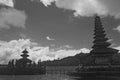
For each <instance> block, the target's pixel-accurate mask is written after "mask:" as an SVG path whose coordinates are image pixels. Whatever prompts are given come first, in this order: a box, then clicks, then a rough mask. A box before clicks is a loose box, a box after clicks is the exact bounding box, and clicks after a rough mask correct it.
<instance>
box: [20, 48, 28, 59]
mask: <svg viewBox="0 0 120 80" xmlns="http://www.w3.org/2000/svg"><path fill="white" fill-rule="evenodd" d="M22 53H23V54H22V55H21V56H22V57H23V58H26V59H27V57H29V55H28V51H27V49H25V50H24V51H22Z"/></svg>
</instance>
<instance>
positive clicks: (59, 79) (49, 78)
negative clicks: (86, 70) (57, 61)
mask: <svg viewBox="0 0 120 80" xmlns="http://www.w3.org/2000/svg"><path fill="white" fill-rule="evenodd" d="M0 80H120V77H96V78H95V77H94V78H93V77H92V78H88V77H85V78H81V77H79V78H75V77H70V76H67V75H62V74H49V75H36V76H34V75H31V76H0Z"/></svg>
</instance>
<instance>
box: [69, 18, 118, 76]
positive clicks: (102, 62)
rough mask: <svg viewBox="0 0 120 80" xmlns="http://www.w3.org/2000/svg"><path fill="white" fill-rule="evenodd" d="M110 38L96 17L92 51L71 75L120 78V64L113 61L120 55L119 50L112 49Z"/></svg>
mask: <svg viewBox="0 0 120 80" xmlns="http://www.w3.org/2000/svg"><path fill="white" fill-rule="evenodd" d="M110 45H111V44H110V43H109V42H108V38H106V34H105V31H104V28H103V25H102V23H101V19H100V17H99V16H96V17H95V30H94V41H93V46H92V50H91V51H90V53H89V54H88V55H87V56H86V58H84V59H83V60H85V62H83V63H81V64H80V65H79V66H78V68H76V72H73V73H70V75H72V76H78V77H79V76H83V77H88V76H89V77H91V76H92V77H95V76H117V75H118V76H120V62H119V63H115V60H114V59H113V58H114V56H115V55H118V50H116V49H113V48H111V47H110Z"/></svg>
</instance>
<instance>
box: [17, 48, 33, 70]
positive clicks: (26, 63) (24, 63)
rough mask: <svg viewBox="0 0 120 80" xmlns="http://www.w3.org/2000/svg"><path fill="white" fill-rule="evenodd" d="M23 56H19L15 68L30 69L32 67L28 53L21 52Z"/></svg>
mask: <svg viewBox="0 0 120 80" xmlns="http://www.w3.org/2000/svg"><path fill="white" fill-rule="evenodd" d="M22 53H23V54H21V57H22V58H21V59H19V60H17V61H16V67H19V68H28V67H31V65H32V60H30V59H28V57H29V55H28V51H27V50H26V49H25V50H24V51H22Z"/></svg>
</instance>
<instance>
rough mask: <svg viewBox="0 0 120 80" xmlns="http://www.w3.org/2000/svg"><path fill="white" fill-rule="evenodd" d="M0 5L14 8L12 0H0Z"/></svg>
mask: <svg viewBox="0 0 120 80" xmlns="http://www.w3.org/2000/svg"><path fill="white" fill-rule="evenodd" d="M0 5H5V6H8V7H14V0H0Z"/></svg>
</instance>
